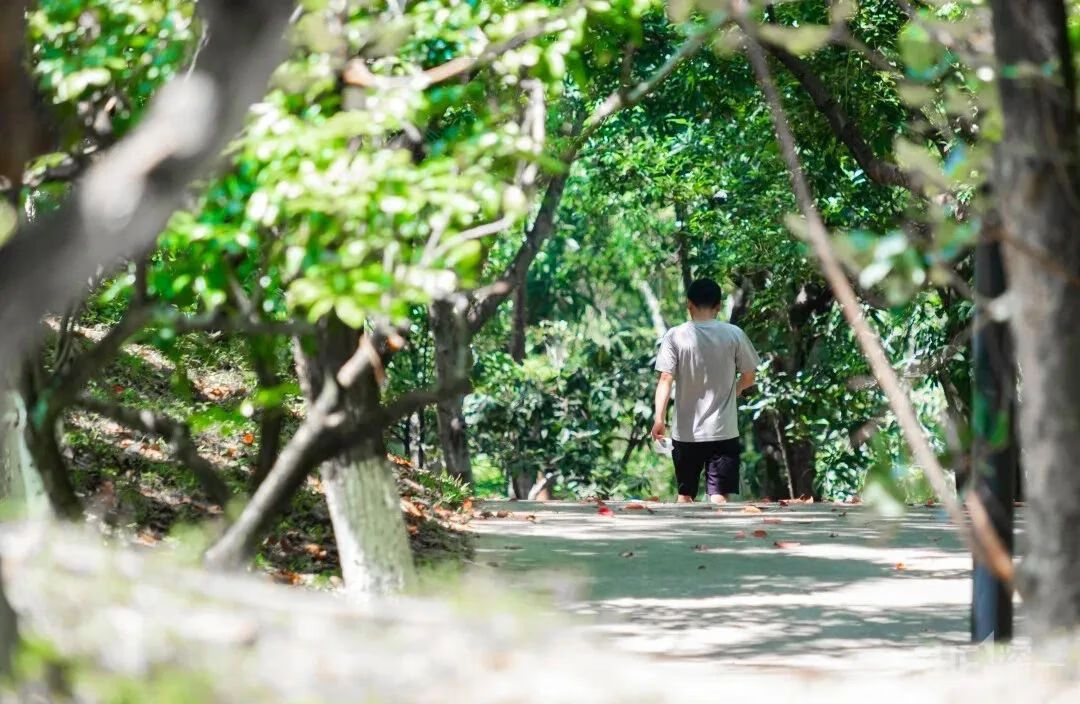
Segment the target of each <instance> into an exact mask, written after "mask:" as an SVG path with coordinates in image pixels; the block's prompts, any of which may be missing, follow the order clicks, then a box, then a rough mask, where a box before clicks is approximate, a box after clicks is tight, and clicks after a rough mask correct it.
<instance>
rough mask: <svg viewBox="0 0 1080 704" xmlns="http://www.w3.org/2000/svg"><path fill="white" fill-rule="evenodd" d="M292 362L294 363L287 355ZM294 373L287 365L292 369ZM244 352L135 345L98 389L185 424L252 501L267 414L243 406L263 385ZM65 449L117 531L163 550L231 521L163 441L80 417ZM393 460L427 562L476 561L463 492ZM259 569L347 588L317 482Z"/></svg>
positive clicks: (294, 401)
mask: <svg viewBox="0 0 1080 704" xmlns="http://www.w3.org/2000/svg"><path fill="white" fill-rule="evenodd" d="M106 330H107V327H106V326H104V325H87V326H83V327H79V328H78V329H77V335H76V337H75V342H74V345H75V353H76V354H77V353H78V352H79V351H80V350H81V349H85V348H86V347H88V346H89V345H90V344H91V343H92V341H94V340H96V339H99V338H100V337H101V335H103V334H104V333H105V331H106ZM283 362H285V360H283ZM283 366H285V364H283ZM256 386H257V385H256V381H255V377H254V374H253V373H252V372H251V371H249V370H248V368H247V365H246V362H245V358H244V351H243V349H242V348H241V347H239V345H237V344H235V343H233V342H231V341H229V340H226V339H223V338H222V339H215V338H213V337H211V336H207V335H189V336H185V337H184V338H182V339H181V340H179V341H178V342H177V347H176V349H175V351H174V352H173V353H171V354H168V355H166V354H163V353H162V352H161V351H160V350H159V349H158V348H156V347H154V346H152V345H147V344H132V345H128V346H127V347H126V348H125V350H124V352H123V354H121V355H120V357H119V358H118V359H117V361H116V362H115V363H114V364H112V365H111V366H110V367H109V368H107V369H106V370H105V373H104V374H103V375H102V376H101V377H100V378H99V379H97V380H95V381H94V382H93V383H92V385H91V388H90V389H89V392H90V393H91V394H92V395H94V396H97V397H100V398H103V399H108V400H110V401H113V402H117V403H122V404H124V405H127V406H130V407H133V408H141V409H147V410H151V411H154V412H157V413H164V414H167V415H169V416H171V417H173V418H175V419H181V420H186V421H188V422H189V423H190V425H191V426H192V429H193V430H194V431H196V442H197V445H198V448H199V452H200V453H201V454H202V455H203V456H204V457H205V458H207V459H208V460H210V461H211V462H212V463H213V464H214V465H215V466H216V467H217V468H218V469H219V471H220V472H221V475H222V476H223V477H224V478H225V480H226V482H227V483H228V485H229V487H230V489H232V491H233V493H234V495H235V496H237V498H238V502H240V501H243V497H245V496H246V495H247V492H248V490H249V487H248V484H249V479H250V476H251V473H252V467H253V465H254V462H255V459H256V456H257V453H258V445H257V443H258V420H259V418H258V413H259V412H258V411H257V410H255V411H254V413H252V412H250V411H247V410H246V409H245V403H246V402H247V401H248V399H249V398H250V396H251V393H252V391H253V390H254V389H255V388H256ZM292 387H293V388H289V387H288V386H286V387H285V404H284V405H285V408H286V409H287V412H288V417H287V421H286V429H285V433H286V437H287V436H288V435H289V434H291V432H292V431H293V430H294V429H295V427H296V426H297V424H298V423H299V420H300V419H301V418H302V414H303V401H302V398H301V397H300V395H299V390H298V389H296V388H295V385H292ZM64 431H65V432H64V448H65V449H64V452H65V455H66V457H67V460H68V462H69V464H70V467H71V469H72V476H73V478H74V482H75V485H76V489H77V491H78V492H79V494H80V495H81V496H82V497H83V498H84V501H85V502H86V505H87V507H88V509H89V511H90V513H91V516H92V517H93V519H94V520H96V521H98V522H100V523H102V524H103V525H105V526H106V527H108V528H109V529H110V530H112V531H119V532H123V533H126V534H129V535H133V536H135V537H136V539H137V540H138V541H139V542H142V543H145V544H157V543H159V542H161V541H175V540H180V539H181V536H183V539H185V540H189V541H191V542H193V543H195V544H198V543H199V542H200V541H201V542H203V543H205V542H206V541H208V540H209V539H211V538H212V536H213V535H214V534H215V533H216V532H217V531H219V530H220V529H221V527H222V526H223V525H224V523H225V516H224V514H225V511H226V510H232V509H231V508H229V509H227V508H226V507H222V506H217V505H214V504H212V503H211V502H210V501H208V500H207V499H206V497H205V496H203V494H202V492H201V491H200V488H199V485H198V483H197V482H196V481H195V478H194V476H193V475H192V474H191V473H190V472H189V471H187V470H186V469H185V468H184V467H182V466H180V465H178V464H176V463H174V462H173V461H172V460H171V458H170V456H169V452H168V447H167V445H166V443H165V442H164V441H162V440H161V439H159V438H155V437H150V436H146V435H144V434H142V433H140V432H137V431H132V430H130V429H128V428H126V427H124V426H121V425H119V424H117V423H115V422H113V421H111V420H108V419H104V418H100V417H98V416H96V415H94V414H91V413H86V412H83V411H80V410H73V411H72V412H70V413H69V414H68V415H67V417H66V418H65V425H64ZM392 459H394V466H395V468H396V473H397V478H398V484H399V489H400V490H401V493H402V496H403V501H402V512H403V517H404V519H405V522H406V525H407V528H408V531H409V534H410V539H411V543H412V547H413V550H414V554H415V556H416V558H417V560H418V562H419V563H420V564H421V565H435V564H439V563H444V562H449V563H456V562H460V561H462V560H463V559H467V558H468V557H469V556H470V555H471V549H472V548H471V542H470V538H469V535H468V533H467V532H465V531H463V530H461V527H462V524H463V523H464V522H466V521H467V520H468V519H469V518H470V516H471V512H470V511H469V510H468V505H467V504H466V498H467V497H466V495H465V493H464V491H463V490H462V489H461V487H460V486H456V485H454V484H452V483H449V482H448V481H447V480H445V479H443V478H442V477H439V476H435V475H434V474H432V473H430V472H426V471H423V470H418V469H416V468H414V467H412V466H411V465H410V464H409V463H408V462H406V461H404V460H402V459H400V458H392ZM255 564H256V566H257V567H258V568H259V569H262V570H264V571H266V572H267V573H269V574H271V575H273V576H275V578H277V579H278V580H280V581H285V582H289V583H293V584H306V585H311V586H316V587H323V586H333V585H335V584H337V583H339V582H340V575H341V571H340V566H339V564H338V559H337V552H336V548H335V545H334V539H333V529H332V526H331V524H330V518H329V513H328V511H327V508H326V501H325V498H324V496H323V494H322V490H321V486H320V484H319V482H318V480H317V479H316V478H315V477H309V479H308V481H307V483H306V485H305V486H304V487H303V488H302V489H301V490H300V492H299V493H298V494H297V496H296V497H295V499H294V500H293V505H292V508H291V510H290V511H289V512H288V514H287V515H286V516H285V517H283V518H282V520H281V521H280V522H279V523H278V525H277V527H276V528H275V530H274V531H273V532H272V534H271V535H270V536H269V537H268V538H267V539H266V541H265V542H264V543H263V545H262V549H261V550H260V552H259V554H258V555H257V557H256V560H255Z"/></svg>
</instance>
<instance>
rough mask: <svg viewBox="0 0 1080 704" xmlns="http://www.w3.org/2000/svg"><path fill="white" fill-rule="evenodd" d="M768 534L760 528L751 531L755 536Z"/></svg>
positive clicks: (760, 536)
mask: <svg viewBox="0 0 1080 704" xmlns="http://www.w3.org/2000/svg"><path fill="white" fill-rule="evenodd" d="M768 534H769V533H768V531H764V530H761V529H760V528H759V529H757V530H755V531H754V532H753V533H751V535H753V536H754V537H755V538H764V537H765V536H766V535H768Z"/></svg>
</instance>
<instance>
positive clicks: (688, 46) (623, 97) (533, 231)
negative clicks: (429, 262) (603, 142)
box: [467, 14, 726, 335]
mask: <svg viewBox="0 0 1080 704" xmlns="http://www.w3.org/2000/svg"><path fill="white" fill-rule="evenodd" d="M725 21H726V19H725V17H724V16H722V15H720V14H716V15H713V16H711V17H710V19H709V21H708V22H707V23H706V24H705V25H704V26H703V27H701V28H700V29H699V30H697V31H695V32H694V34H692V35H691V36H690V37H689V38H688V39H687V40H686V41H685V42H683V44H682V46H680V47H679V48H678V49H677V50H676V51H675V53H674V54H672V55H671V56H670V57H668V59H667V61H665V62H664V63H663V65H661V66H660V68H659V69H657V70H656V72H655V73H654V74H653V75H652V76H650V77H649V78H648V79H647V80H645V81H642V82H641V83H638V84H637V85H636V86H634V87H633V88H632V89H630V90H626V91H624V90H623V88H622V87H621V86H620V87H619V88H618V89H617V90H615V91H614V92H612V93H611V94H610V95H609V96H608V97H607V98H606V99H605V100H604V101H603V102H602V103H601V104H600V106H599V107H597V109H596V110H595V111H594V112H593V113H592V114H591V115H589V117H588V118H587V119H586V120H585V122H584V123H583V124H582V125H581V127H580V129H577V128H576V129H575V134H574V135H573V136H572V138H571V141H570V144H569V146H568V147H567V148H566V150H565V151H564V152H563V154H562V162H563V164H564V165H565V167H564V170H563V171H562V172H561V173H559V174H557V175H555V176H554V177H553V178H552V179H551V181H549V182H548V187H547V190H546V191H545V192H544V198H543V200H542V201H541V203H540V210H539V211H538V212H537V215H536V218H535V219H534V220H533V223H532V225H531V226H530V227H529V231H528V232H527V233H526V235H525V241H524V242H523V243H522V244H521V247H520V248H519V249H518V251H517V254H516V255H515V256H514V259H513V261H512V262H511V263H510V265H509V266H507V268H506V269H505V270H504V271H503V274H502V276H501V277H499V281H498V282H497V283H496V284H495V285H493V286H491V287H489V288H488V290H487V293H486V295H484V296H483V297H481V298H478V299H477V300H476V302H475V303H474V304H473V306H472V308H471V309H470V310H469V313H468V316H467V319H468V325H469V331H470V334H471V335H475V334H476V332H477V331H478V330H479V329H480V328H482V327H483V326H484V325H485V324H486V323H487V321H488V320H489V319H490V318H491V316H492V315H494V314H495V311H496V310H498V308H499V305H500V304H501V303H502V302H503V301H504V300H506V298H507V297H508V296H509V295H510V293H511V292H512V291H513V289H514V287H515V286H518V285H520V283H521V282H522V281H524V279H525V275H526V273H527V272H528V270H529V267H530V266H531V265H532V262H533V259H535V258H536V254H537V252H539V251H540V247H541V246H543V244H544V242H546V241H547V238H548V237H550V236H551V233H552V232H553V231H554V229H555V215H556V214H557V211H558V208H559V202H560V201H561V200H562V194H563V190H564V189H565V188H566V182H567V180H568V179H569V177H570V167H571V166H572V165H573V162H574V160H575V159H576V158H577V155H578V153H579V152H580V150H581V148H582V146H583V145H584V144H585V142H586V141H587V140H588V139H589V137H590V136H592V135H593V134H594V133H595V132H596V130H598V129H600V127H601V126H602V125H603V124H604V122H605V121H606V120H607V119H608V118H609V117H611V116H612V115H614V114H615V113H616V112H618V111H620V110H623V109H625V108H629V107H633V106H635V105H637V104H638V103H639V102H641V101H642V100H643V99H644V98H645V97H647V96H648V95H649V94H650V93H652V92H653V91H654V90H656V88H657V87H658V86H659V85H660V84H661V83H663V82H664V79H666V78H667V77H668V76H670V75H671V74H672V72H673V71H675V69H676V68H678V66H679V65H680V64H681V63H682V62H683V61H685V60H686V59H688V58H690V57H691V56H693V55H694V54H696V53H697V52H698V50H700V49H701V47H702V46H703V45H704V44H705V42H706V41H707V40H708V39H709V37H711V36H712V35H713V34H714V33H715V32H716V30H717V29H718V28H719V27H720V26H721V25H723V24H724V22H725Z"/></svg>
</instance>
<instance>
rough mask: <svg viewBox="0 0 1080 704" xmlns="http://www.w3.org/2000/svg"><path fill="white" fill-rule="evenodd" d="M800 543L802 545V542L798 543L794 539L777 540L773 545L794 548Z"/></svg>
mask: <svg viewBox="0 0 1080 704" xmlns="http://www.w3.org/2000/svg"><path fill="white" fill-rule="evenodd" d="M800 545H802V543H797V542H795V541H794V540H777V541H776V542H775V543H773V547H777V548H794V547H798V546H800Z"/></svg>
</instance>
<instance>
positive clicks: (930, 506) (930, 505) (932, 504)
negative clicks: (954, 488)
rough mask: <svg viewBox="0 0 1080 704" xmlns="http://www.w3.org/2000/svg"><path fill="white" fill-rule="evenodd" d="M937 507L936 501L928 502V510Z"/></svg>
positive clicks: (929, 500) (928, 500) (930, 500)
mask: <svg viewBox="0 0 1080 704" xmlns="http://www.w3.org/2000/svg"><path fill="white" fill-rule="evenodd" d="M935 506H937V502H936V501H934V500H933V499H927V500H926V508H934V507H935Z"/></svg>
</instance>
